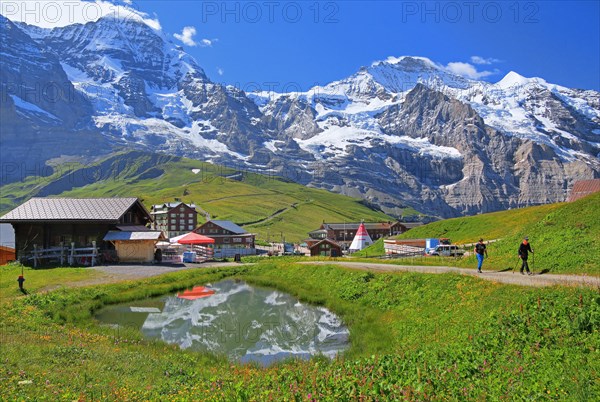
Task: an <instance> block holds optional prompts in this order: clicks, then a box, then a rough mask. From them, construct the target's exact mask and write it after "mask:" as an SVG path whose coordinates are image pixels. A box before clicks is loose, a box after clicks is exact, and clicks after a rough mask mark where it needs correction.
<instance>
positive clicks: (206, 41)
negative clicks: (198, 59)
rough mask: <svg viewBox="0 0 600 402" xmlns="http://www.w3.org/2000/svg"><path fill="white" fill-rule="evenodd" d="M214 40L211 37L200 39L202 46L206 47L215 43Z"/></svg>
mask: <svg viewBox="0 0 600 402" xmlns="http://www.w3.org/2000/svg"><path fill="white" fill-rule="evenodd" d="M213 42H214V39H213V40H211V39H202V40H201V41H200V43H201V44H202V46H205V47H211V46H212V45H213Z"/></svg>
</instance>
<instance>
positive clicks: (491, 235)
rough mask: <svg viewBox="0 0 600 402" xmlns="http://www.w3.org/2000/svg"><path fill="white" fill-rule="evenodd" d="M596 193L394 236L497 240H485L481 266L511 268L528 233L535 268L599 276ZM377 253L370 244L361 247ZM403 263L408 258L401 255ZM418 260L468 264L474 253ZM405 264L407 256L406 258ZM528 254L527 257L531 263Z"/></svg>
mask: <svg viewBox="0 0 600 402" xmlns="http://www.w3.org/2000/svg"><path fill="white" fill-rule="evenodd" d="M599 207H600V193H597V194H594V195H591V196H589V197H586V198H584V199H581V200H578V201H576V202H573V203H558V204H551V205H543V206H536V207H529V208H522V209H515V210H509V211H503V212H494V213H490V214H482V215H477V216H470V217H465V218H456V219H447V220H444V221H439V222H434V223H430V224H428V225H424V226H421V227H417V228H414V229H411V230H410V231H408V232H406V233H404V234H402V235H400V236H398V237H399V238H428V237H433V238H435V237H449V238H450V239H451V240H452V241H453V242H454V243H457V244H461V243H463V244H464V243H474V242H476V241H477V240H478V239H479V238H480V237H483V238H484V239H485V240H492V239H501V240H500V241H498V242H495V243H492V244H490V245H488V253H489V258H488V259H487V260H486V261H485V263H484V269H485V268H487V269H507V268H514V267H515V265H517V263H518V261H519V259H518V256H517V249H518V247H519V244H520V242H521V240H522V238H523V237H524V236H529V238H530V242H531V244H532V247H533V249H534V251H536V254H535V266H534V268H535V270H536V271H538V272H539V271H541V270H549V271H550V272H551V273H580V274H581V273H587V274H592V275H600V247H599V246H598V244H600V216H599V215H598V208H599ZM366 251H367V252H368V253H369V255H376V254H377V253H379V254H381V253H382V250H381V247H379V248H377V245H376V244H375V245H374V246H373V248H372V249H369V250H366ZM401 261H402V263H405V262H407V261H405V260H401ZM413 261H414V262H415V263H418V264H424V263H425V264H427V263H431V264H441V265H457V266H463V267H473V266H475V265H476V262H475V258H474V257H473V256H471V257H466V258H463V259H448V258H442V259H439V258H423V259H416V260H413ZM408 262H409V263H410V261H408ZM532 262H533V258H532V259H530V265H531V263H532Z"/></svg>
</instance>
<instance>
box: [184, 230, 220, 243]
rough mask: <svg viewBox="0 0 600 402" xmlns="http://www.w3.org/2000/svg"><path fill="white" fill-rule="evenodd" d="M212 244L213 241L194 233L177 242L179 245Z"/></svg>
mask: <svg viewBox="0 0 600 402" xmlns="http://www.w3.org/2000/svg"><path fill="white" fill-rule="evenodd" d="M214 242H215V240H214V239H211V238H210V237H206V236H202V235H199V234H198V233H195V232H190V233H188V234H186V235H185V236H183V237H182V238H181V239H179V240H177V243H179V244H213V243H214Z"/></svg>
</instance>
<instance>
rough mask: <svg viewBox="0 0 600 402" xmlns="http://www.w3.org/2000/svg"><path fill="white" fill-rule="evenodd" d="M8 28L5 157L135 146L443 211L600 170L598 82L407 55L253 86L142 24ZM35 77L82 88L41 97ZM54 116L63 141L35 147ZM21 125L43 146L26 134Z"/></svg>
mask: <svg viewBox="0 0 600 402" xmlns="http://www.w3.org/2000/svg"><path fill="white" fill-rule="evenodd" d="M0 24H1V25H2V26H1V35H0V40H1V41H2V42H1V44H2V48H3V49H7V50H3V52H4V53H3V55H2V57H0V65H1V67H2V72H1V74H2V76H1V78H2V96H3V98H2V101H3V104H2V108H1V111H2V114H3V115H2V117H3V123H2V125H3V126H2V128H3V131H2V137H1V141H2V147H1V148H2V150H0V153H1V155H2V157H3V158H5V157H6V156H8V157H9V158H10V157H11V156H9V154H10V153H11V152H12V151H11V150H12V147H20V148H18V149H22V150H23V151H22V152H21V153H20V155H21V157H24V158H26V159H28V160H31V161H35V162H43V161H46V160H48V159H51V158H55V157H58V156H61V155H80V154H82V153H86V152H87V154H88V155H90V156H91V155H94V154H98V153H101V152H108V151H109V150H110V148H111V146H113V147H114V146H122V145H128V146H136V147H141V148H147V149H152V150H157V151H163V152H167V153H172V154H177V155H185V156H191V157H195V158H199V159H203V160H208V161H213V162H218V163H225V164H229V165H235V166H237V167H240V168H244V169H251V170H254V171H259V172H265V173H277V174H281V175H284V176H287V177H289V178H291V179H293V180H295V181H298V182H301V183H304V184H307V185H312V186H318V187H324V188H327V189H330V190H332V191H337V192H341V193H345V194H348V195H352V196H358V197H362V198H365V199H366V200H368V201H369V202H370V203H372V204H375V205H378V206H380V207H381V208H383V209H384V210H385V211H386V212H389V213H395V212H397V211H398V208H399V207H401V206H407V205H409V206H413V207H415V208H416V209H417V210H420V211H423V212H426V213H433V214H437V215H441V216H454V215H459V214H469V213H477V212H485V211H492V210H497V209H501V208H509V207H518V206H523V205H530V204H538V203H545V202H553V201H560V200H564V199H565V198H566V195H567V192H568V189H569V188H570V186H571V185H572V183H573V181H574V180H577V179H583V178H592V177H598V176H600V160H599V153H600V93H598V92H595V91H584V90H576V89H569V88H564V87H561V86H558V85H553V84H550V83H547V82H546V81H544V80H542V79H539V78H524V77H522V76H520V75H518V74H517V73H514V72H511V73H509V74H507V75H506V77H504V78H503V79H502V80H501V81H499V82H498V83H495V84H491V83H487V82H483V81H476V80H469V79H466V78H463V77H461V76H458V75H456V74H453V73H452V72H450V71H448V70H447V69H446V68H445V67H443V66H441V65H439V64H436V63H435V62H433V61H431V60H429V59H426V58H422V57H409V56H405V57H398V58H392V57H390V58H388V59H387V60H385V61H380V62H375V63H373V64H372V65H370V66H368V67H364V68H362V69H360V70H359V71H358V72H357V73H355V74H354V75H352V76H350V77H348V78H346V79H342V80H340V81H336V82H332V83H330V84H327V85H324V86H318V87H314V88H312V89H310V90H309V91H307V92H302V93H299V92H296V93H283V94H279V93H245V92H243V91H241V90H239V89H237V88H235V87H231V86H223V85H220V84H216V83H213V82H211V81H210V80H209V78H208V77H207V76H206V74H205V73H204V71H203V70H202V68H201V67H200V65H199V64H198V63H197V62H196V61H195V60H194V59H193V58H192V57H190V56H189V55H188V54H186V53H185V52H184V51H183V49H182V48H180V47H178V46H176V45H174V44H173V43H171V42H170V41H169V40H168V39H167V38H166V37H165V36H164V34H163V33H162V32H161V31H159V30H156V29H155V28H153V27H151V26H149V25H146V24H144V23H143V21H140V20H135V19H125V18H111V17H105V18H101V19H99V20H98V21H95V22H89V23H87V24H85V25H82V24H74V25H69V26H66V27H63V28H55V29H52V30H48V29H42V28H37V27H31V26H28V25H25V24H21V23H19V24H14V23H12V22H10V21H8V20H6V19H5V18H3V17H0ZM36 82H38V83H41V84H40V85H41V86H44V85H45V86H49V85H50V86H51V85H53V83H57V82H61V83H62V84H61V85H62V86H61V87H60V88H61V89H62V90H63V92H65V93H67V94H69V96H66V97H63V98H64V99H63V98H61V99H59V100H58V101H57V100H56V99H52V100H51V101H48V97H47V96H38V97H34V96H31V92H32V90H31V87H32V85H33V86H35V83H36ZM23 88H29V89H27V90H23ZM5 99H6V101H5ZM5 118H8V120H5ZM5 122H8V123H5ZM53 125H54V127H60V130H57V129H55V130H54V131H52V133H53V134H52V135H51V138H52V141H51V142H52V144H62V143H63V142H64V143H65V144H64V148H63V147H62V145H61V146H59V147H56V146H52V147H48V146H45V147H44V148H43V151H34V152H31V151H29V153H27V152H25V151H26V150H27V149H38V148H39V146H38V145H37V140H35V139H36V138H40V137H44V134H45V133H46V132H47V130H51V128H52V127H53ZM21 127H28V128H27V130H26V131H27V132H28V133H29V134H28V135H31V138H32V139H33V140H31V141H29V142H28V143H25V144H23V143H21V142H19V141H18V140H17V139H18V138H22V136H21V134H17V131H18V130H19V129H20V128H21ZM20 136H21V137H20ZM36 136H37V137H36ZM34 142H35V143H34ZM5 145H8V147H7V146H5ZM7 149H8V150H7ZM28 154H29V155H28Z"/></svg>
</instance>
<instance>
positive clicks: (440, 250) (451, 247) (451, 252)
mask: <svg viewBox="0 0 600 402" xmlns="http://www.w3.org/2000/svg"><path fill="white" fill-rule="evenodd" d="M463 254H465V250H463V249H462V248H460V247H458V246H457V245H455V244H440V245H439V246H436V247H435V248H434V249H432V250H429V255H441V256H442V257H462V256H463Z"/></svg>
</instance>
